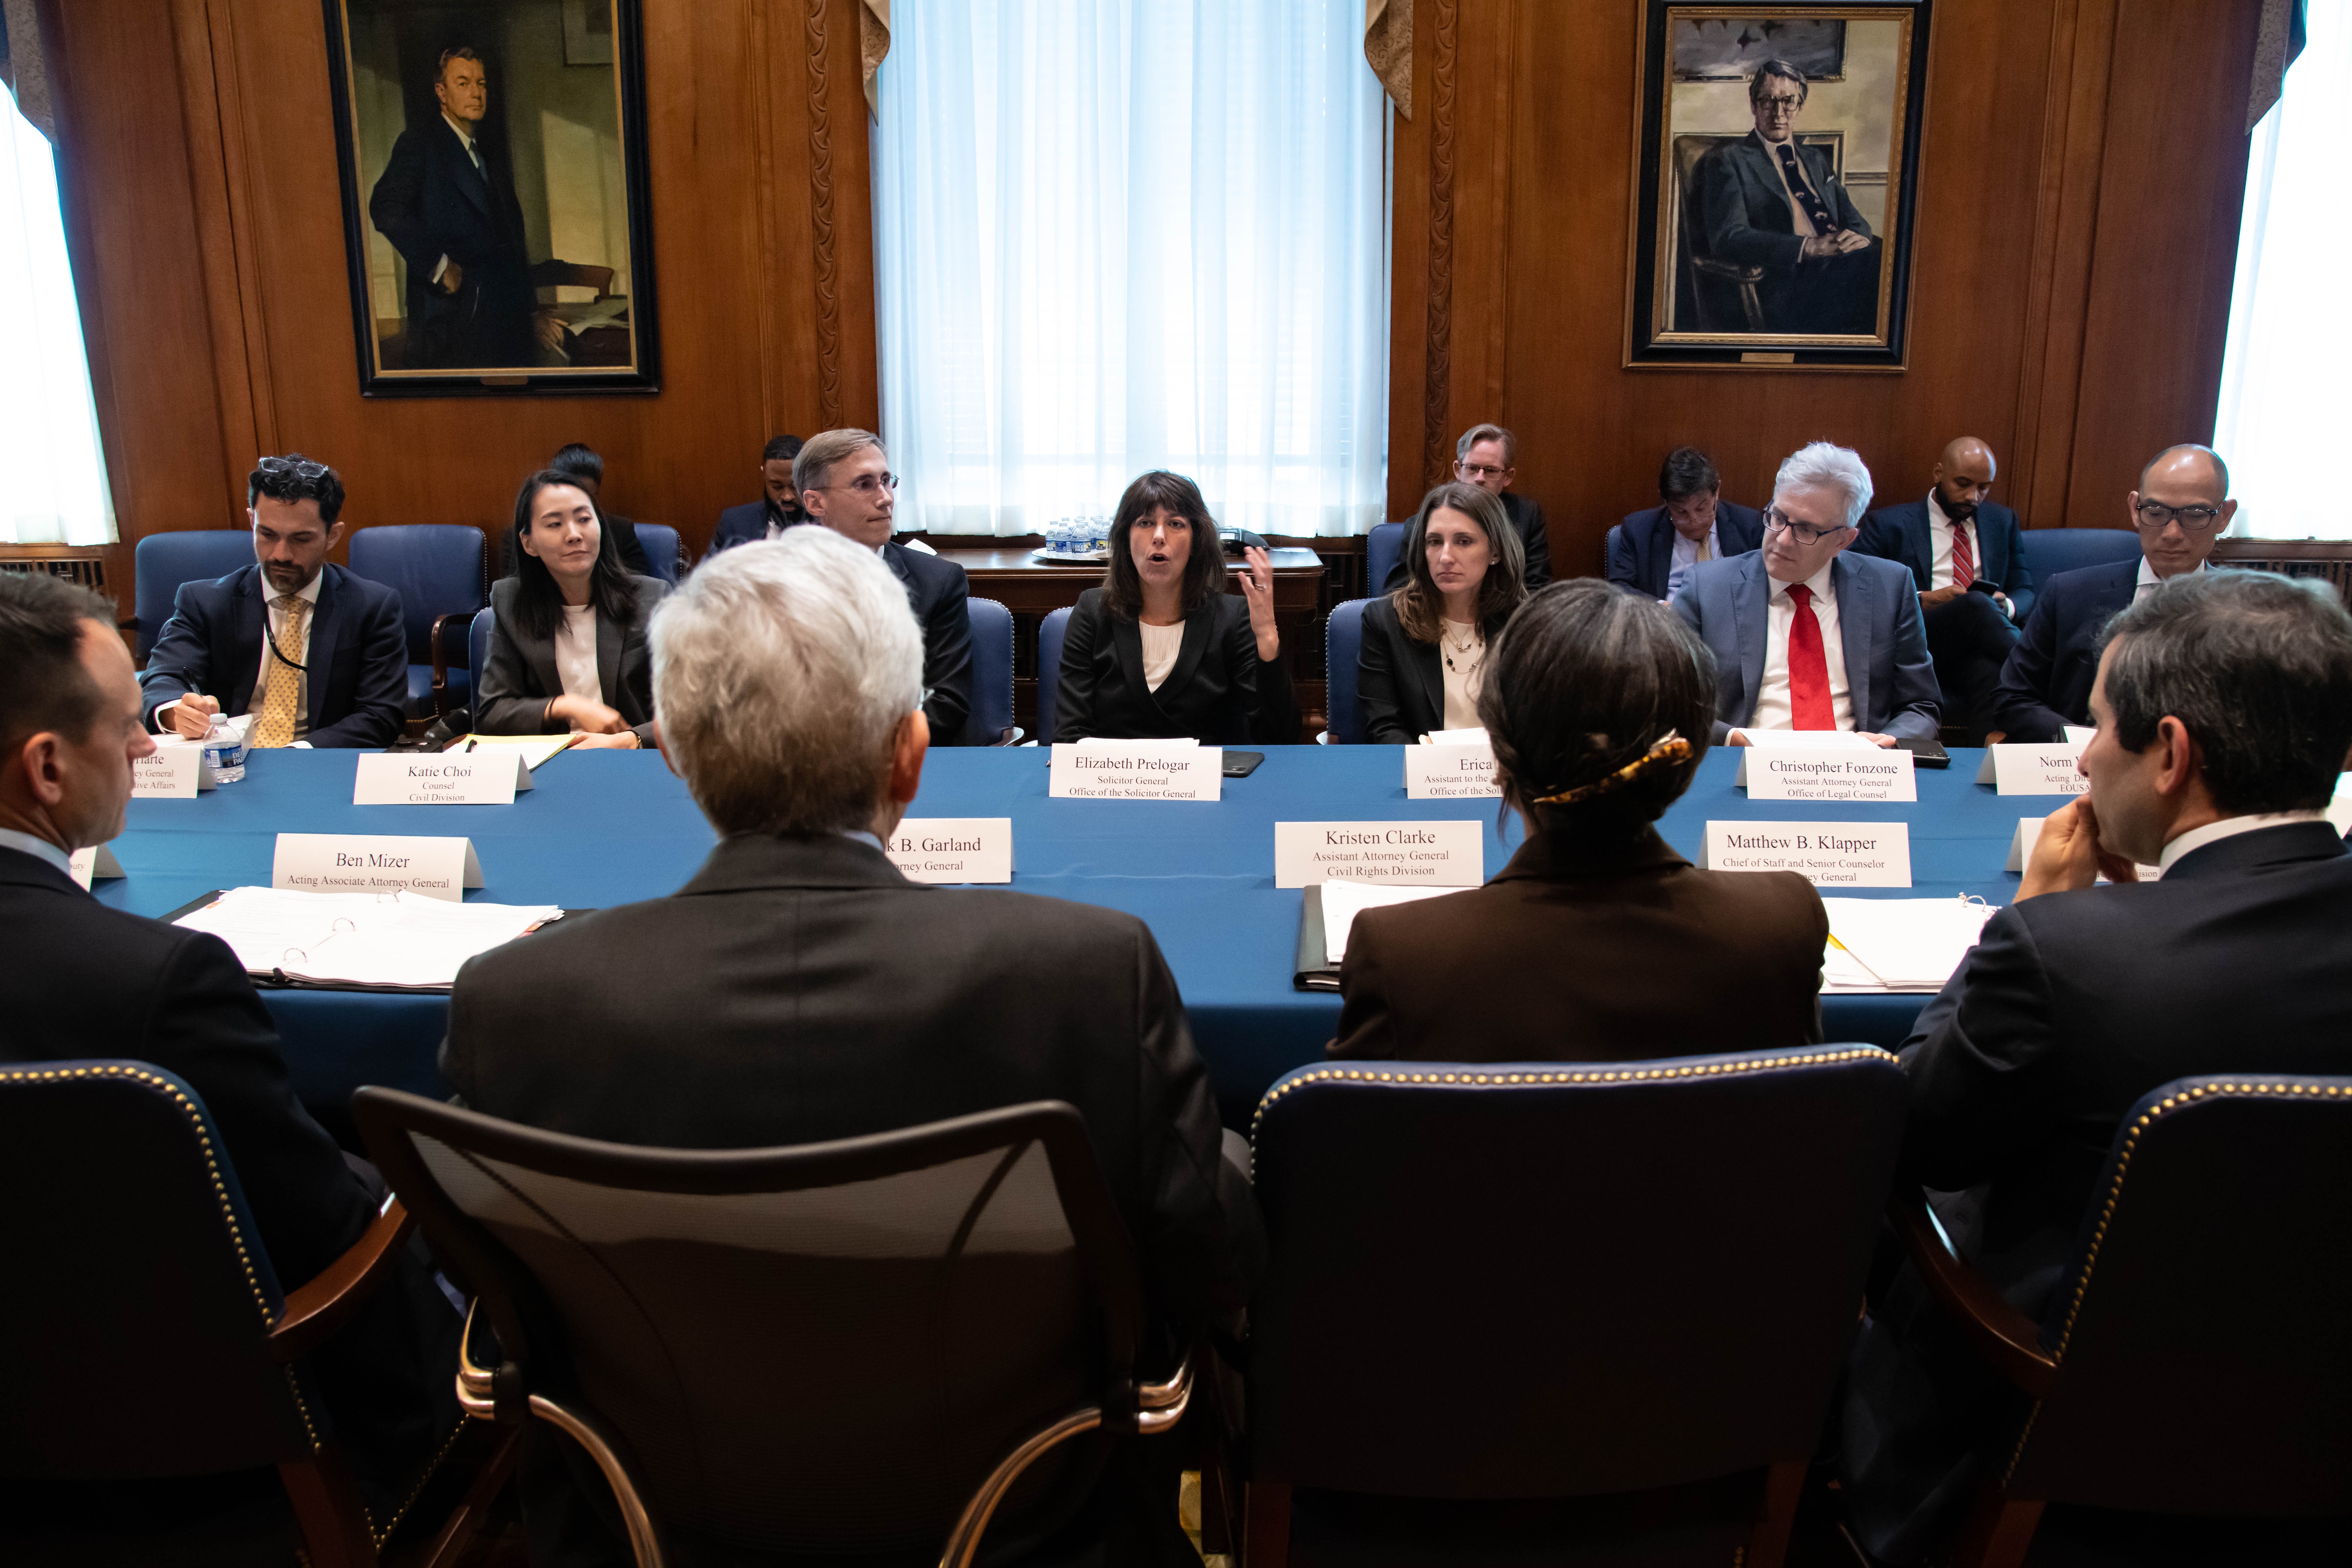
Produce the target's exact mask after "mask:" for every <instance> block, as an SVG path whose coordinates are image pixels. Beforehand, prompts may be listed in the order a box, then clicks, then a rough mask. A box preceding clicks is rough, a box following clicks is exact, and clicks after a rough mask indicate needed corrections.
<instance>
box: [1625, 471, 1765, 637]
mask: <svg viewBox="0 0 2352 1568" xmlns="http://www.w3.org/2000/svg"><path fill="white" fill-rule="evenodd" d="M1658 499H1659V500H1660V501H1661V502H1663V503H1664V504H1663V505H1660V506H1654V507H1652V508H1650V509H1649V510H1647V511H1629V512H1627V513H1626V514H1625V521H1622V522H1621V523H1619V524H1618V525H1617V526H1616V527H1614V528H1612V529H1611V530H1610V531H1609V542H1608V546H1607V559H1608V565H1607V567H1606V569H1605V575H1606V576H1607V577H1608V579H1609V580H1610V581H1611V582H1612V583H1614V584H1617V585H1618V586H1619V587H1621V588H1630V589H1632V590H1633V592H1634V593H1636V594H1640V595H1643V596H1644V597H1645V598H1652V599H1660V600H1665V599H1671V598H1673V597H1674V596H1675V589H1677V588H1679V587H1681V586H1682V585H1683V579H1684V578H1685V577H1687V576H1689V575H1690V569H1691V568H1692V567H1694V566H1696V565H1697V564H1698V563H1700V562H1702V561H1721V560H1724V559H1726V558H1727V557H1728V556H1733V555H1745V554H1747V553H1748V552H1749V551H1751V550H1756V549H1760V548H1761V547H1762V546H1763V543H1764V514H1763V513H1762V512H1759V511H1758V510H1756V509H1755V508H1754V507H1750V506H1740V505H1738V504H1737V503H1735V502H1732V501H1727V500H1724V499H1723V476H1722V475H1720V474H1718V473H1717V472H1716V468H1715V462H1714V460H1713V459H1712V458H1709V457H1708V456H1707V455H1706V453H1705V452H1702V451H1700V450H1699V449H1698V448H1697V447H1675V449H1674V450H1673V451H1671V452H1669V453H1667V454H1666V460H1665V462H1664V463H1663V464H1661V465H1660V466H1659V468H1658Z"/></svg>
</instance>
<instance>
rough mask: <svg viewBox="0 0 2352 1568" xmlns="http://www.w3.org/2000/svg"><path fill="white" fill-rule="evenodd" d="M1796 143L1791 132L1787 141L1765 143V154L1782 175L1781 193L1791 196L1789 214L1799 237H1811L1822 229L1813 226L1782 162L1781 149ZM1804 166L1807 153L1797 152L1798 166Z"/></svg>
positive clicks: (1818, 193) (1808, 185) (1774, 171)
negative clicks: (1792, 187) (1791, 188)
mask: <svg viewBox="0 0 2352 1568" xmlns="http://www.w3.org/2000/svg"><path fill="white" fill-rule="evenodd" d="M1758 140H1759V141H1761V140H1762V137H1761V135H1760V134H1759V137H1758ZM1796 145H1797V138H1796V136H1795V135H1794V133H1791V134H1790V137H1789V139H1788V140H1787V141H1786V142H1765V143H1764V155H1765V156H1766V157H1767V158H1769V159H1770V160H1771V161H1772V172H1773V173H1774V174H1778V175H1780V190H1781V193H1782V194H1783V195H1786V196H1787V197H1788V198H1789V216H1790V218H1791V219H1793V220H1795V223H1796V225H1797V237H1799V238H1800V239H1811V237H1813V236H1815V235H1817V234H1819V233H1821V230H1819V229H1817V228H1815V227H1814V226H1813V220H1812V216H1811V215H1810V214H1809V213H1807V212H1806V211H1805V204H1804V203H1803V202H1801V201H1800V200H1798V199H1797V193H1796V192H1794V191H1792V190H1790V188H1789V171H1788V169H1787V168H1786V167H1785V166H1784V165H1783V164H1782V163H1781V162H1780V149H1781V148H1783V147H1787V148H1790V149H1791V150H1793V149H1794V148H1795V147H1796ZM1804 166H1805V155H1804V154H1803V153H1797V167H1798V168H1799V169H1801V170H1802V169H1804ZM1807 173H1810V171H1807ZM1806 188H1807V189H1809V190H1811V183H1810V181H1809V182H1808V183H1807V186H1806ZM1813 195H1817V196H1818V195H1821V193H1820V192H1819V191H1814V192H1813ZM1823 205H1827V199H1826V198H1824V200H1823Z"/></svg>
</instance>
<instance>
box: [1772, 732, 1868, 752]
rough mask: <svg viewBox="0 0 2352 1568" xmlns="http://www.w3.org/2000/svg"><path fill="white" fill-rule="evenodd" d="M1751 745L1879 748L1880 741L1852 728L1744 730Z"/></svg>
mask: <svg viewBox="0 0 2352 1568" xmlns="http://www.w3.org/2000/svg"><path fill="white" fill-rule="evenodd" d="M1740 733H1742V734H1744V735H1746V736H1747V737H1748V744H1749V745H1751V746H1758V747H1764V748H1769V747H1772V746H1803V747H1806V748H1808V749H1809V750H1814V751H1820V750H1832V751H1864V752H1874V751H1876V750H1878V749H1879V748H1878V742H1875V741H1874V740H1871V739H1870V738H1869V737H1867V736H1864V735H1859V734H1856V733H1855V732H1854V731H1852V730H1743V731H1740Z"/></svg>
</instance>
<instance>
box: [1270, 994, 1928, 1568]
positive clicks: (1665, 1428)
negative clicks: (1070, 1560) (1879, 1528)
mask: <svg viewBox="0 0 2352 1568" xmlns="http://www.w3.org/2000/svg"><path fill="white" fill-rule="evenodd" d="M1465 1028H1475V1019H1470V1020H1465ZM1904 1108H1905V1083H1904V1077H1903V1071H1902V1068H1900V1067H1898V1066H1897V1065H1896V1063H1895V1058H1893V1057H1892V1056H1889V1055H1888V1054H1887V1053H1886V1052H1885V1051H1882V1050H1879V1049H1877V1048H1876V1047H1870V1046H1817V1047H1811V1048H1808V1049H1801V1050H1786V1051H1759V1052H1754V1053H1748V1054H1743V1055H1737V1056H1715V1057H1683V1058H1664V1059H1660V1060H1655V1061H1636V1062H1623V1063H1615V1064H1599V1065H1586V1064H1577V1063H1553V1062H1521V1063H1512V1064H1505V1065H1499V1066H1486V1067H1464V1066H1458V1065H1455V1064H1451V1063H1444V1062H1363V1063H1349V1064H1336V1063H1335V1064H1333V1065H1330V1066H1327V1067H1317V1068H1303V1069H1301V1070H1299V1071H1297V1072H1294V1073H1291V1074H1290V1075H1288V1076H1287V1077H1286V1078H1284V1079H1281V1080H1280V1081H1278V1082H1277V1083H1276V1084H1275V1086H1274V1087H1273V1088H1272V1089H1269V1090H1267V1091H1266V1095H1265V1099H1264V1100H1261V1101H1259V1103H1258V1110H1257V1121H1256V1127H1255V1136H1254V1138H1253V1141H1252V1146H1253V1150H1254V1157H1255V1189H1256V1194H1257V1201H1258V1207H1259V1209H1260V1211H1261V1212H1262V1213H1263V1214H1264V1215H1265V1228H1266V1241H1267V1246H1268V1249H1269V1258H1268V1265H1267V1272H1266V1275H1265V1280H1264V1282H1263V1283H1262V1284H1261V1286H1260V1287H1259V1290H1258V1295H1257V1299H1256V1300H1255V1302H1254V1303H1253V1304H1252V1307H1251V1317H1252V1321H1253V1324H1254V1329H1255V1333H1254V1339H1253V1342H1252V1348H1251V1355H1250V1366H1249V1407H1250V1417H1251V1426H1252V1428H1253V1435H1252V1439H1251V1442H1252V1461H1251V1462H1252V1466H1253V1471H1252V1475H1251V1478H1250V1481H1249V1501H1248V1526H1247V1530H1248V1542H1247V1548H1246V1553H1245V1556H1244V1561H1246V1562H1247V1563H1250V1564H1251V1568H1279V1565H1281V1564H1282V1563H1285V1562H1286V1559H1287V1553H1288V1551H1289V1548H1290V1544H1291V1542H1292V1540H1293V1537H1294V1535H1295V1536H1296V1538H1297V1542H1298V1548H1299V1553H1300V1556H1301V1558H1302V1560H1305V1559H1307V1558H1308V1557H1310V1556H1311V1558H1312V1559H1313V1560H1314V1561H1316V1562H1318V1563H1319V1562H1335V1563H1336V1562H1350V1561H1375V1560H1376V1561H1379V1562H1383V1563H1437V1562H1459V1561H1463V1559H1462V1558H1461V1557H1460V1556H1459V1555H1458V1554H1456V1553H1455V1552H1453V1551H1451V1550H1449V1547H1450V1546H1451V1545H1452V1544H1454V1543H1458V1542H1465V1541H1475V1542H1479V1543H1480V1546H1481V1549H1482V1551H1488V1552H1496V1554H1495V1555H1494V1556H1493V1557H1492V1559H1491V1560H1493V1561H1498V1562H1500V1561H1511V1562H1521V1561H1526V1562H1538V1561H1571V1560H1574V1561H1582V1560H1583V1559H1582V1558H1580V1557H1575V1558H1571V1557H1570V1556H1569V1555H1567V1553H1568V1552H1570V1551H1571V1550H1572V1549H1573V1548H1574V1547H1576V1546H1577V1545H1578V1544H1579V1543H1583V1544H1586V1545H1590V1544H1591V1543H1592V1542H1593V1540H1594V1538H1595V1537H1596V1536H1599V1535H1603V1534H1607V1533H1609V1532H1611V1531H1618V1532H1627V1531H1630V1532H1632V1536H1633V1538H1632V1539H1630V1540H1620V1541H1617V1542H1614V1543H1613V1544H1614V1545H1615V1546H1616V1547H1617V1549H1618V1550H1619V1551H1620V1552H1633V1549H1634V1548H1635V1547H1637V1546H1640V1545H1642V1544H1643V1542H1645V1541H1646V1542H1649V1543H1650V1544H1652V1545H1655V1544H1656V1542H1655V1541H1654V1539H1653V1537H1654V1536H1655V1535H1656V1534H1657V1533H1659V1532H1660V1531H1670V1532H1671V1533H1672V1534H1673V1536H1674V1537H1675V1539H1676V1540H1677V1541H1678V1542H1681V1543H1682V1544H1683V1545H1684V1547H1685V1551H1686V1555H1677V1556H1675V1557H1674V1558H1672V1559H1671V1560H1672V1561H1678V1562H1679V1561H1693V1562H1717V1563H1730V1562H1734V1561H1737V1560H1738V1558H1737V1556H1736V1553H1737V1552H1739V1551H1740V1550H1741V1549H1743V1548H1744V1549H1745V1551H1746V1553H1747V1557H1746V1561H1747V1562H1748V1563H1780V1560H1781V1552H1782V1551H1783V1549H1784V1548H1785V1546H1786V1544H1787V1541H1788V1537H1789V1531H1790V1526H1791V1524H1792V1523H1793V1521H1794V1515H1795V1511H1796V1504H1797V1500H1798V1496H1799V1493H1800V1490H1801V1485H1802V1481H1803V1478H1804V1474H1805V1468H1806V1465H1807V1462H1808V1460H1809V1459H1810V1458H1811V1456H1812V1453H1813V1451H1814V1447H1815V1446H1816V1444H1817V1443H1818V1441H1819V1439H1820V1436H1821V1430H1822V1417H1823V1415H1825V1414H1826V1412H1827V1410H1828V1408H1829V1402H1830V1395H1831V1391H1832V1385H1833V1384H1835V1383H1836V1381H1837V1378H1838V1374H1839V1371H1840V1369H1841V1367H1842V1366H1843V1362H1844V1357H1845V1350H1846V1345H1847V1343H1848V1342H1849V1341H1850V1340H1851V1339H1852V1337H1853V1327H1854V1321H1855V1319H1856V1316H1857V1314H1858V1312H1859V1310H1860V1309H1861V1305H1862V1292H1863V1281H1864V1275H1865V1274H1866V1273H1867V1271H1868V1268H1869V1264H1870V1258H1871V1253H1872V1247H1873V1244H1874V1239H1875V1237H1876V1236H1877V1234H1878V1230H1879V1226H1880V1224H1881V1219H1882V1215H1883V1214H1884V1211H1885V1202H1886V1193H1887V1186H1888V1183H1889V1181H1890V1179H1891V1178H1892V1175H1893V1173H1894V1169H1895V1152H1896V1150H1897V1148H1898V1147H1899V1146H1900V1144H1901V1142H1902V1137H1903V1119H1904ZM1669 1488H1674V1489H1680V1490H1678V1491H1677V1492H1675V1494H1673V1496H1672V1497H1671V1498H1669V1497H1668V1496H1667V1495H1666V1492H1665V1489H1669ZM1634 1493H1641V1494H1646V1496H1645V1500H1643V1502H1642V1503H1641V1505H1640V1506H1638V1507H1635V1506H1630V1505H1632V1504H1633V1501H1634V1500H1633V1499H1631V1498H1630V1497H1629V1496H1628V1494H1634ZM1644 1531H1647V1532H1649V1533H1648V1534H1647V1535H1645V1534H1644V1533H1643V1532H1644ZM1506 1544H1507V1545H1508V1546H1510V1547H1511V1548H1512V1549H1513V1551H1512V1553H1504V1552H1498V1551H1496V1549H1498V1548H1500V1547H1502V1546H1504V1545H1506ZM1374 1546H1377V1548H1378V1549H1379V1550H1378V1553H1377V1555H1376V1556H1367V1555H1365V1553H1366V1551H1367V1549H1368V1548H1370V1547H1374ZM1513 1553H1516V1554H1513ZM1480 1560H1481V1561H1486V1560H1488V1559H1486V1558H1483V1557H1482V1558H1481V1559H1480ZM1610 1560H1611V1561H1615V1560H1617V1559H1616V1558H1612V1559H1610ZM1628 1560H1630V1558H1629V1559H1628ZM1642 1560H1643V1561H1649V1560H1650V1559H1648V1558H1643V1559H1642Z"/></svg>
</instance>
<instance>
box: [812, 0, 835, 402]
mask: <svg viewBox="0 0 2352 1568" xmlns="http://www.w3.org/2000/svg"><path fill="white" fill-rule="evenodd" d="M829 4H830V0H807V6H808V128H809V238H810V242H811V244H812V246H813V247H814V250H815V260H816V386H817V411H818V413H819V415H820V416H822V417H823V419H824V428H826V429H828V430H830V429H833V428H835V427H836V426H839V425H840V423H841V289H840V283H839V270H840V269H839V266H838V263H837V261H836V259H835V255H834V233H833V106H832V102H831V100H830V98H829V97H828V91H829V89H828V83H827V70H826V66H827V63H828V62H827V61H826V58H825V53H826V49H827V47H828V45H827V39H826V26H825V23H826V17H825V11H826V8H827V6H828V5H829Z"/></svg>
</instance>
